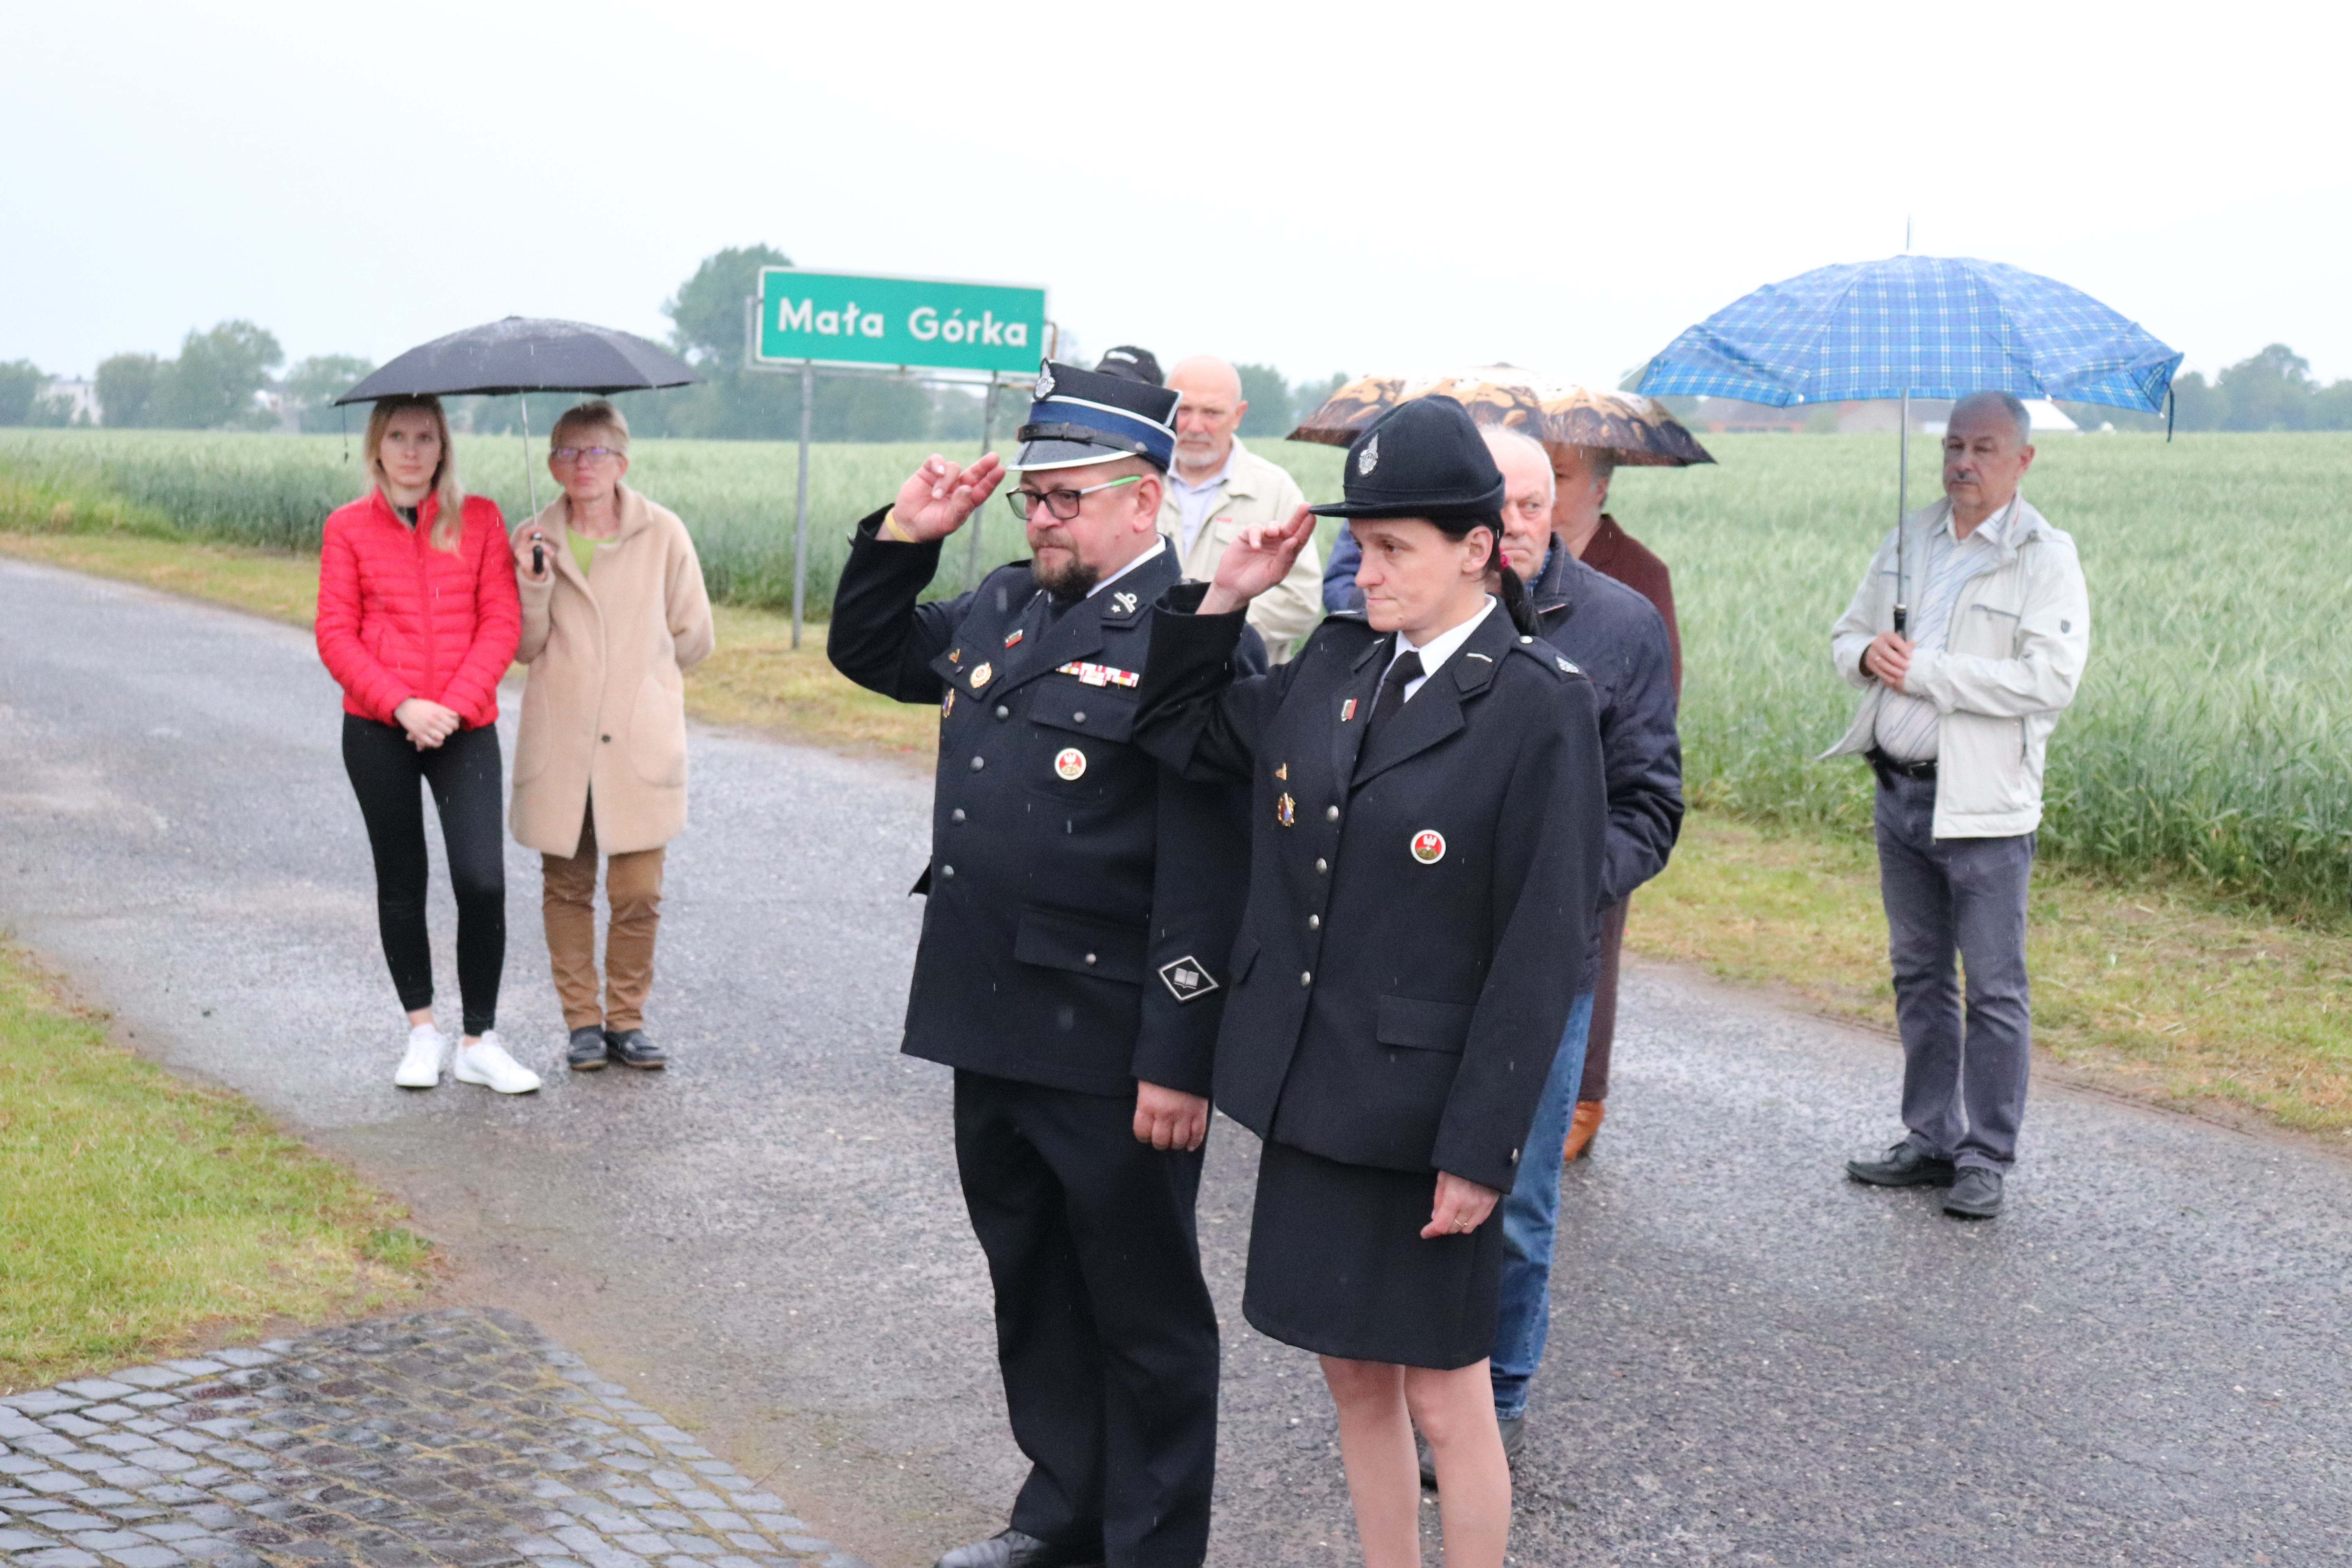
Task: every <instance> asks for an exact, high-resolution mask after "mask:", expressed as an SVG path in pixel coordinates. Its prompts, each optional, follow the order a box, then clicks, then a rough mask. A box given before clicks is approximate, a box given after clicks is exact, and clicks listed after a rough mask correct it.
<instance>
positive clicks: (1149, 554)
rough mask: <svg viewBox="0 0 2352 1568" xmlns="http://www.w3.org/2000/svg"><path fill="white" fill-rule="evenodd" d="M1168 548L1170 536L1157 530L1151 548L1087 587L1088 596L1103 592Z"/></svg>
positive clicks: (1152, 537) (1152, 538)
mask: <svg viewBox="0 0 2352 1568" xmlns="http://www.w3.org/2000/svg"><path fill="white" fill-rule="evenodd" d="M1167 548H1168V536H1167V535H1166V534H1164V533H1157V532H1155V533H1154V534H1152V536H1151V548H1150V549H1149V550H1147V551H1145V552H1143V553H1142V554H1140V555H1139V556H1137V557H1136V558H1135V559H1134V560H1132V561H1130V562H1129V563H1127V564H1126V565H1124V566H1122V567H1120V568H1119V569H1118V571H1116V572H1114V573H1112V574H1110V575H1109V576H1108V577H1106V578H1104V579H1103V580H1102V581H1101V582H1099V583H1097V584H1095V585H1094V586H1093V587H1091V588H1089V589H1087V598H1089V599H1091V598H1093V597H1094V596H1095V595H1097V594H1099V593H1101V592H1102V591H1103V590H1104V589H1105V588H1108V587H1109V586H1110V585H1111V584H1113V583H1116V582H1118V580H1119V579H1120V578H1121V577H1124V576H1126V575H1127V574H1129V572H1132V571H1134V570H1135V569H1136V568H1137V567H1139V566H1140V565H1142V564H1143V563H1145V562H1147V561H1151V560H1156V559H1157V558H1158V557H1159V555H1160V552H1161V551H1163V550H1165V549H1167Z"/></svg>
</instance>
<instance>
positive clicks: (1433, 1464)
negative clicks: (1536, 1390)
mask: <svg viewBox="0 0 2352 1568" xmlns="http://www.w3.org/2000/svg"><path fill="white" fill-rule="evenodd" d="M1495 1425H1496V1426H1498V1427H1500V1428H1501V1429H1502V1433H1503V1462H1504V1463H1505V1464H1507V1465H1516V1464H1517V1463H1518V1462H1519V1450H1520V1449H1521V1448H1522V1447H1526V1445H1527V1441H1528V1418H1527V1417H1526V1416H1525V1415H1497V1416H1496V1417H1495ZM1412 1440H1413V1446H1414V1447H1416V1448H1417V1449H1419V1450H1420V1453H1421V1484H1422V1485H1423V1486H1424V1487H1427V1488H1428V1489H1430V1490H1431V1491H1435V1490H1436V1489H1437V1459H1436V1457H1435V1456H1433V1454H1431V1453H1430V1451H1429V1439H1428V1438H1426V1437H1424V1436H1421V1434H1419V1433H1418V1432H1416V1433H1414V1434H1413V1438H1412Z"/></svg>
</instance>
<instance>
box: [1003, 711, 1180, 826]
mask: <svg viewBox="0 0 2352 1568" xmlns="http://www.w3.org/2000/svg"><path fill="white" fill-rule="evenodd" d="M1027 717H1028V719H1029V721H1030V724H1031V728H1030V746H1029V751H1030V753H1031V754H1030V756H1029V758H1028V760H1027V762H1026V763H1025V765H1024V771H1023V777H1022V780H1021V784H1022V787H1023V788H1024V789H1026V790H1028V791H1029V792H1030V793H1032V794H1034V795H1042V796H1044V797H1045V798H1046V799H1048V800H1051V801H1054V802H1055V803H1056V804H1060V805H1070V806H1074V807H1077V808H1080V809H1084V808H1086V807H1088V806H1098V805H1109V804H1111V803H1113V802H1115V801H1119V800H1124V799H1126V798H1128V797H1129V795H1132V794H1133V792H1135V791H1136V790H1138V789H1140V788H1142V787H1144V786H1145V785H1147V784H1149V783H1150V780H1151V777H1152V773H1153V763H1152V762H1151V759H1150V757H1147V756H1145V755H1144V754H1143V753H1142V752H1138V751H1137V750H1136V749H1135V748H1134V747H1132V746H1130V745H1129V744H1128V739H1129V736H1131V735H1132V734H1133V733H1134V732H1135V700H1134V699H1133V698H1132V697H1129V696H1127V695H1125V694H1124V693H1122V694H1120V695H1118V696H1116V697H1113V696H1109V695H1108V694H1107V693H1106V692H1105V691H1104V690H1103V689H1100V688H1097V687H1087V686H1081V685H1080V684H1079V683H1078V682H1076V681H1069V682H1060V681H1056V682H1055V683H1054V684H1053V685H1052V686H1050V687H1048V688H1047V689H1045V690H1044V691H1041V692H1039V693H1038V694H1037V695H1036V696H1035V697H1034V699H1032V700H1031V704H1030V708H1029V711H1028V714H1027Z"/></svg>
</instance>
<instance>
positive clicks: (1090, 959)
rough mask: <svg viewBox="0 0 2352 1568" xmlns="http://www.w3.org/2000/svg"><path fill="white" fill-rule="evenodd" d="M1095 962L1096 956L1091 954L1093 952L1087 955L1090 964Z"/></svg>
mask: <svg viewBox="0 0 2352 1568" xmlns="http://www.w3.org/2000/svg"><path fill="white" fill-rule="evenodd" d="M1094 961H1095V955H1094V954H1093V953H1091V952H1090V953H1088V954H1087V963H1093V962H1094Z"/></svg>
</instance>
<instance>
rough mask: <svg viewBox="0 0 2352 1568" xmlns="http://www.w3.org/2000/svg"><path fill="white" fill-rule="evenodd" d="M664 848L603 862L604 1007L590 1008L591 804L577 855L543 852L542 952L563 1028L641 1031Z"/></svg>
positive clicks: (593, 880)
mask: <svg viewBox="0 0 2352 1568" xmlns="http://www.w3.org/2000/svg"><path fill="white" fill-rule="evenodd" d="M662 853H663V852H662V851H661V850H660V849H658V848H656V849H639V850H637V851H635V853H633V854H628V855H614V856H612V857H610V858H607V859H606V861H605V863H604V899H605V901H606V902H607V903H609V904H611V905H612V907H613V922H612V925H611V926H610V927H609V928H608V929H607V930H606V931H605V933H604V1006H603V1007H602V1008H599V1007H598V1006H597V1005H596V808H595V803H594V802H593V801H591V802H590V803H589V807H588V815H587V819H586V820H585V821H584V822H583V823H582V824H581V826H580V850H579V853H577V854H575V855H573V856H572V857H570V858H565V857H563V856H561V855H541V857H540V865H541V870H542V871H543V873H544V875H545V891H544V895H543V897H542V900H541V912H542V913H543V914H545V916H546V917H547V956H548V958H549V960H550V962H551V963H552V964H553V966H554V969H555V995H556V1000H557V1001H558V1002H560V1003H562V1006H563V1026H564V1027H565V1028H567V1029H584V1028H586V1027H588V1026H591V1025H593V1024H599V1023H601V1024H603V1025H604V1027H606V1028H608V1029H612V1030H615V1031H618V1030H622V1029H639V1028H643V1027H644V1026H645V1022H646V1013H645V1009H646V992H648V991H650V990H652V989H653V984H654V931H655V929H656V927H658V926H659V925H660V924H661V887H662Z"/></svg>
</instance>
